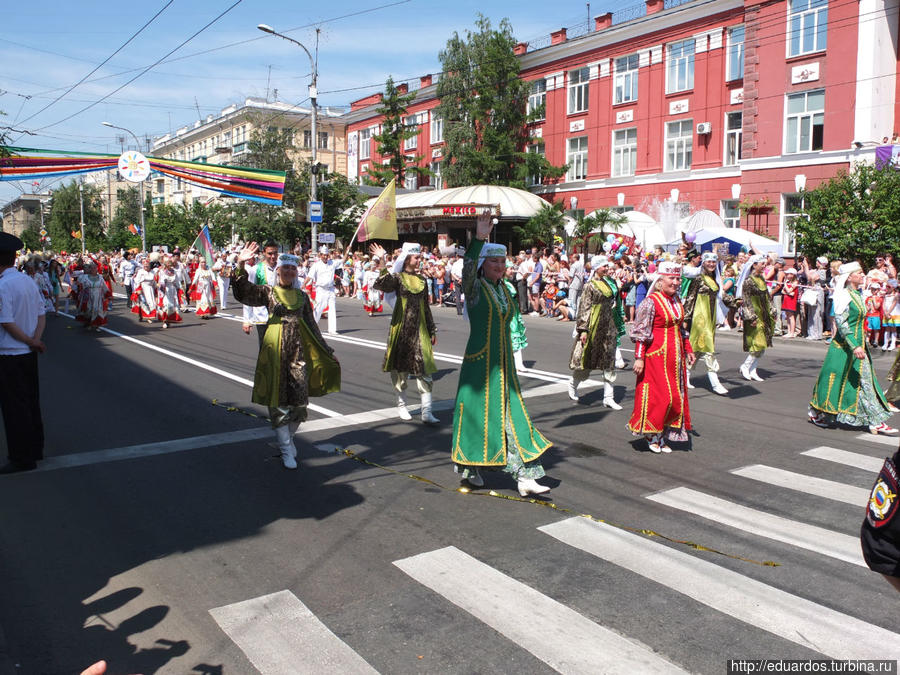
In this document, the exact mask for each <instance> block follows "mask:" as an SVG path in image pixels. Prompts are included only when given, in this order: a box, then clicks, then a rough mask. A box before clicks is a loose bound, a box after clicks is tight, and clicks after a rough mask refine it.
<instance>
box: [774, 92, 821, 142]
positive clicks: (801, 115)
mask: <svg viewBox="0 0 900 675" xmlns="http://www.w3.org/2000/svg"><path fill="white" fill-rule="evenodd" d="M810 94H821V95H822V107H821V108H814V109H812V110H810V109H809V107H808V106H809V96H810ZM801 96H802V97H803V101H804V103H803V108H804V110H803V111H802V112H795V113H791V112H788V110H789V109H790V104H791V100H792V99H798V98H800V97H801ZM817 118H818V119H819V120H820V121H821V126H822V146H823V147H824V144H825V90H824V89H810V90H809V91H799V92H797V93H795V94H787V95H786V96H785V99H784V154H786V155H793V154H797V153H803V152H820V151H821V150H822V148H813V136H814V130H815V127H816V119H817ZM793 120H796V130H795V132H796V133H795V134H794V135H795V137H796V138H795V140H796V146H792V144H791V140H792V139H791V134H790V127H791V122H792V121H793ZM807 120H808V123H809V133H808V138H809V147H801V142H802V138H803V125H804V122H805V121H807ZM792 147H793V149H791V148H792Z"/></svg>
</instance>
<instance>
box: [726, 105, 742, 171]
mask: <svg viewBox="0 0 900 675" xmlns="http://www.w3.org/2000/svg"><path fill="white" fill-rule="evenodd" d="M743 118H744V113H742V112H730V113H726V114H725V161H724V162H723V163H724V164H725V166H734V165H735V164H737V163H738V162H740V161H741V143H742V142H743V139H744V134H743V131H742V126H743Z"/></svg>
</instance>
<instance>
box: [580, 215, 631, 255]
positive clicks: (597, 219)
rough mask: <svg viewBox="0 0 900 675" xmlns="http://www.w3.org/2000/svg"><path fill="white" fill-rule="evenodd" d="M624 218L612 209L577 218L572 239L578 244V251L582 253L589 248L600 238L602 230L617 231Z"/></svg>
mask: <svg viewBox="0 0 900 675" xmlns="http://www.w3.org/2000/svg"><path fill="white" fill-rule="evenodd" d="M625 220H626V218H625V216H623V215H622V214H621V213H616V212H615V211H613V210H612V209H597V210H596V211H594V212H593V213H591V214H589V215H586V216H579V217H578V218H577V219H576V222H575V228H574V230H573V231H572V238H573V239H574V240H575V241H576V242H580V244H581V246H580V248H579V251H580V252H581V253H584V252H586V251H588V250H589V249H590V248H591V244H592V243H593V241H594V240H595V239H598V238H601V237H602V232H603V231H604V230H606V231H609V230H612V231H618V229H619V227H620V226H621V225H622V224H623V223H624V222H625Z"/></svg>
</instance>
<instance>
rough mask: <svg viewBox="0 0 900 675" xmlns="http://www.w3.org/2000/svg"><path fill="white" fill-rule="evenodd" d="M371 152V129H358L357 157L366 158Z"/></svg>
mask: <svg viewBox="0 0 900 675" xmlns="http://www.w3.org/2000/svg"><path fill="white" fill-rule="evenodd" d="M371 154H372V130H371V129H360V130H359V157H360V159H367V158H368V157H369V156H370V155H371Z"/></svg>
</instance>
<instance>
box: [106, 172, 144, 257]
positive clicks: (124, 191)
mask: <svg viewBox="0 0 900 675" xmlns="http://www.w3.org/2000/svg"><path fill="white" fill-rule="evenodd" d="M116 197H117V200H116V201H117V203H116V212H115V213H114V214H113V218H112V221H111V222H110V224H109V231H108V232H107V240H108V241H109V247H110V248H111V249H113V250H119V249H123V248H135V247H138V248H140V246H141V237H140V234H132V232H131V231H130V230H129V229H128V227H129V225H132V224H134V225H136V226H137V227H140V225H141V212H140V208H139V206H140V201H141V197H140V190H139V189H138V188H137V186H134V187H128V188H119V190H117V192H116Z"/></svg>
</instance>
